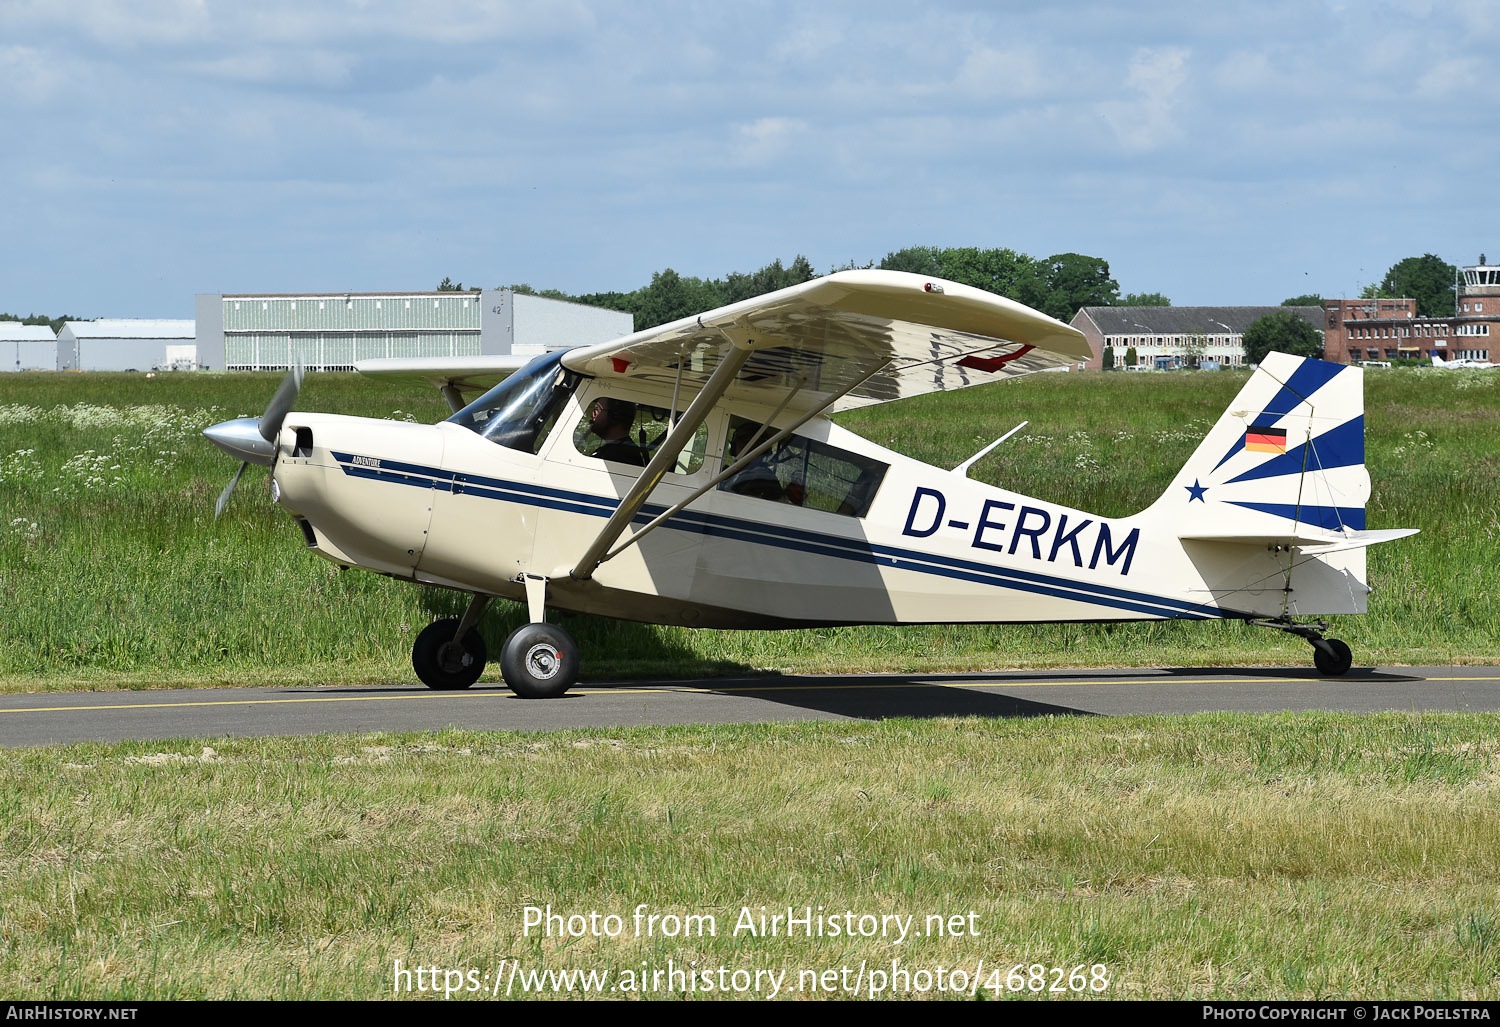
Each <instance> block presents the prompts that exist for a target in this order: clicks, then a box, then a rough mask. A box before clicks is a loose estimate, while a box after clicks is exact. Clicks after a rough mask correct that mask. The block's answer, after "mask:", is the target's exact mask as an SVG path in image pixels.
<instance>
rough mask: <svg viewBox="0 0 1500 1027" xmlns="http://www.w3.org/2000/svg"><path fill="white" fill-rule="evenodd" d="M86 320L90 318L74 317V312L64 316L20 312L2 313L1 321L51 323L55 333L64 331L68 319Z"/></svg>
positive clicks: (27, 323)
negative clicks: (20, 313)
mask: <svg viewBox="0 0 1500 1027" xmlns="http://www.w3.org/2000/svg"><path fill="white" fill-rule="evenodd" d="M86 320H88V318H84V317H74V316H73V315H72V314H64V315H63V316H62V317H48V316H47V315H46V314H27V315H26V316H25V317H22V316H21V315H19V314H0V321H19V322H21V323H22V324H23V325H49V326H50V327H51V328H52V334H53V335H56V334H57V333H58V332H60V331H62V326H63V325H64V324H65V323H67V322H68V321H86Z"/></svg>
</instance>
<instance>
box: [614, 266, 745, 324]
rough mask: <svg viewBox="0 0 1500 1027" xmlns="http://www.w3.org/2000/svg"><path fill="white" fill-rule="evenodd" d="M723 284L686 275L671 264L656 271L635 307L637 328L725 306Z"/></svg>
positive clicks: (665, 322)
mask: <svg viewBox="0 0 1500 1027" xmlns="http://www.w3.org/2000/svg"><path fill="white" fill-rule="evenodd" d="M720 285H721V283H719V282H705V281H704V280H703V279H701V278H683V277H682V276H681V275H679V274H678V273H677V272H676V271H674V270H672V269H671V268H667V269H666V270H665V271H657V272H656V273H655V274H653V275H652V276H651V284H650V285H648V286H646V287H645V288H644V289H641V290H640V300H639V303H638V305H637V306H636V308H635V330H636V331H638V332H639V331H642V330H644V329H646V328H655V327H656V326H657V325H663V324H667V323H668V322H670V321H676V320H678V319H679V318H684V317H689V316H691V315H693V314H701V313H703V312H704V311H705V310H712V309H713V308H714V307H721V306H723V305H724V296H723V293H722V292H721V289H720Z"/></svg>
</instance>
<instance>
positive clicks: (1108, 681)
mask: <svg viewBox="0 0 1500 1027" xmlns="http://www.w3.org/2000/svg"><path fill="white" fill-rule="evenodd" d="M1282 710H1289V711H1297V710H1344V711H1349V712H1355V713H1373V712H1377V711H1447V712H1466V713H1467V712H1496V711H1500V667H1381V668H1366V669H1359V668H1356V669H1355V670H1353V671H1351V672H1350V673H1349V674H1348V675H1346V676H1344V677H1340V678H1326V677H1323V676H1321V675H1319V674H1318V673H1317V672H1316V671H1314V670H1312V669H1311V668H1302V667H1297V668H1274V667H1270V668H1255V669H1235V670H1229V669H1223V668H1202V667H1196V668H1175V669H1162V668H1148V669H1140V668H1130V669H1111V670H1082V671H1079V670H1072V671H1040V672H1039V671H1005V672H999V673H983V674H863V675H841V676H827V677H822V676H776V675H767V676H758V677H745V678H710V679H703V680H695V681H681V680H679V681H653V682H647V681H631V682H621V683H593V682H586V683H584V684H581V685H579V686H578V687H576V688H575V689H574V690H573V691H572V692H570V693H568V695H566V696H564V697H563V698H561V699H550V700H526V699H521V698H518V697H517V696H515V695H514V694H513V693H512V692H510V690H509V689H507V688H506V687H505V686H504V685H503V684H500V683H499V682H498V681H493V682H491V681H485V682H481V683H480V684H478V685H475V686H474V687H473V688H471V689H469V690H467V691H462V692H434V691H430V690H428V689H426V688H424V687H422V686H421V685H418V684H415V683H413V684H410V685H390V686H345V687H308V688H281V687H261V688H206V689H173V690H160V691H156V690H147V691H129V692H118V691H116V692H44V693H24V694H14V695H3V696H0V746H6V747H15V746H31V745H50V744H56V743H64V742H82V741H123V740H126V739H142V740H151V739H167V738H201V737H222V736H238V737H250V736H259V735H304V734H321V733H324V732H355V731H359V732H373V731H429V730H439V729H442V728H446V727H450V726H452V727H459V728H465V729H470V730H477V731H499V730H515V731H547V730H556V729H560V728H591V727H631V726H637V725H663V724H729V723H752V722H762V721H793V720H845V719H851V720H880V719H884V718H887V717H951V716H979V717H1034V716H1045V715H1049V714H1053V715H1063V716H1088V715H1123V714H1135V713H1163V714H1184V713H1202V712H1210V711H1237V712H1248V713H1267V712H1273V711H1282Z"/></svg>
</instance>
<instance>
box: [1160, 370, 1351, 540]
mask: <svg viewBox="0 0 1500 1027" xmlns="http://www.w3.org/2000/svg"><path fill="white" fill-rule="evenodd" d="M1369 496H1370V476H1369V474H1368V473H1367V472H1366V471H1365V420H1364V372H1363V371H1361V370H1360V369H1359V368H1357V367H1350V366H1346V365H1344V364H1332V363H1328V362H1326V361H1322V360H1312V359H1308V358H1302V357H1293V356H1288V355H1287V354H1285V353H1271V354H1269V355H1268V356H1267V357H1266V359H1265V361H1264V363H1262V364H1261V365H1260V367H1259V368H1258V369H1257V370H1256V372H1255V373H1254V374H1253V375H1251V377H1250V380H1249V381H1248V382H1246V383H1245V387H1244V388H1243V389H1241V390H1240V392H1239V395H1237V396H1236V397H1235V398H1234V402H1233V403H1231V404H1230V406H1229V409H1228V410H1226V411H1225V412H1224V415H1223V416H1222V417H1220V418H1219V421H1218V423H1217V424H1215V425H1214V427H1213V429H1212V430H1211V431H1209V433H1208V435H1207V437H1206V438H1204V440H1203V442H1202V443H1201V444H1200V445H1199V446H1198V449H1197V450H1196V451H1195V452H1194V453H1193V455H1192V457H1191V458H1189V459H1188V461H1187V463H1186V464H1184V465H1183V467H1182V470H1181V471H1179V472H1178V474H1177V477H1176V478H1174V479H1173V481H1172V484H1171V485H1170V486H1168V488H1167V490H1166V492H1165V493H1164V494H1163V495H1162V497H1161V499H1159V500H1157V502H1156V503H1155V504H1154V505H1153V506H1152V508H1151V509H1152V512H1153V513H1154V514H1157V515H1159V516H1161V517H1163V519H1164V520H1167V521H1168V522H1169V523H1174V524H1175V525H1176V526H1177V527H1178V528H1179V535H1181V536H1182V537H1192V538H1233V537H1244V538H1246V539H1249V538H1255V537H1264V538H1266V539H1268V540H1270V539H1284V540H1293V539H1307V540H1309V541H1311V540H1313V539H1319V538H1323V539H1327V538H1330V537H1333V536H1335V535H1336V534H1345V533H1347V532H1349V531H1359V530H1362V529H1363V528H1364V526H1365V502H1366V500H1367V499H1368V498H1369Z"/></svg>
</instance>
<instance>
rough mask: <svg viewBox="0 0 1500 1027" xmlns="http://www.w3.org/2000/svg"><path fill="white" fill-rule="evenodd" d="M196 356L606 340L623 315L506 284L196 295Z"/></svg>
mask: <svg viewBox="0 0 1500 1027" xmlns="http://www.w3.org/2000/svg"><path fill="white" fill-rule="evenodd" d="M194 313H195V315H196V321H197V333H196V339H195V341H196V343H197V354H196V357H197V362H198V365H199V366H200V367H204V368H207V369H209V370H215V371H217V370H225V369H227V370H231V371H241V370H243V371H265V370H280V369H282V368H285V367H287V366H288V365H289V364H290V363H291V362H292V360H293V359H294V358H295V359H299V360H300V361H301V363H302V365H303V366H304V367H307V368H309V369H311V370H320V371H349V370H353V367H354V362H355V361H356V360H369V359H373V358H377V357H469V356H478V355H481V354H485V355H489V354H503V353H516V354H523V355H524V354H530V353H545V352H546V351H548V350H552V349H560V348H564V347H570V346H582V345H589V344H591V343H596V342H608V341H609V340H611V339H617V338H619V337H620V336H623V335H629V334H630V333H631V332H632V331H634V324H633V320H632V317H631V315H630V314H628V313H625V312H623V311H618V310H606V309H604V308H602V307H590V306H585V305H583V304H580V303H569V302H566V301H564V300H554V299H547V298H545V297H542V296H533V295H530V294H527V293H517V292H515V291H514V290H512V289H492V290H485V291H483V292H376V293H354V292H341V293H300V294H296V295H288V294H278V295H269V294H248V293H247V294H241V295H230V294H221V293H200V294H199V295H198V296H197V299H196V305H195V307H194Z"/></svg>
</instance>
